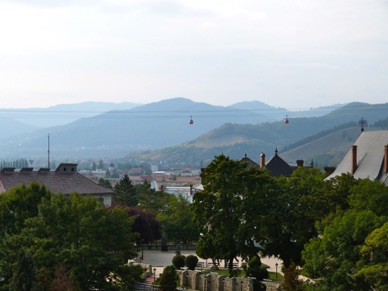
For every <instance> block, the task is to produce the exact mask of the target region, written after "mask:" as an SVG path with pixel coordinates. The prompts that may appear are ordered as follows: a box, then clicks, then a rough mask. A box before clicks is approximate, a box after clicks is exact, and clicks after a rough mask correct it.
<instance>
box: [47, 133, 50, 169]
mask: <svg viewBox="0 0 388 291" xmlns="http://www.w3.org/2000/svg"><path fill="white" fill-rule="evenodd" d="M47 168H48V169H50V134H48V136H47Z"/></svg>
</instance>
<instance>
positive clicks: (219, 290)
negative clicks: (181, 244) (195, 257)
mask: <svg viewBox="0 0 388 291" xmlns="http://www.w3.org/2000/svg"><path fill="white" fill-rule="evenodd" d="M179 280H180V285H181V286H183V288H185V289H191V290H200V291H253V281H254V280H256V279H255V278H229V277H225V276H221V275H219V274H217V273H209V274H206V275H205V274H202V273H201V272H199V271H191V270H185V271H180V272H179Z"/></svg>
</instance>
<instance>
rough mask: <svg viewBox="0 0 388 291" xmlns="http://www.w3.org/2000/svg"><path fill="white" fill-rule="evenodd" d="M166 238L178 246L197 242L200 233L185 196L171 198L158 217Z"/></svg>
mask: <svg viewBox="0 0 388 291" xmlns="http://www.w3.org/2000/svg"><path fill="white" fill-rule="evenodd" d="M157 219H158V220H159V221H160V223H161V225H162V229H163V233H164V236H165V237H168V238H169V239H170V240H173V241H175V243H176V244H181V243H182V244H185V245H187V244H189V243H190V242H192V241H197V240H198V238H199V232H198V228H197V226H196V224H195V223H194V220H193V213H192V210H191V205H190V203H189V202H188V201H187V199H185V198H184V197H183V196H181V195H179V196H171V197H170V199H169V203H168V205H167V206H166V208H165V209H164V211H162V212H160V213H159V214H158V216H157Z"/></svg>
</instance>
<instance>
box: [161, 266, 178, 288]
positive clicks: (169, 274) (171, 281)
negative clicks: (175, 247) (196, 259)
mask: <svg viewBox="0 0 388 291" xmlns="http://www.w3.org/2000/svg"><path fill="white" fill-rule="evenodd" d="M177 281H178V274H177V273H176V270H175V268H174V266H167V267H166V268H164V270H163V273H162V275H161V277H160V290H161V291H174V290H176V287H177Z"/></svg>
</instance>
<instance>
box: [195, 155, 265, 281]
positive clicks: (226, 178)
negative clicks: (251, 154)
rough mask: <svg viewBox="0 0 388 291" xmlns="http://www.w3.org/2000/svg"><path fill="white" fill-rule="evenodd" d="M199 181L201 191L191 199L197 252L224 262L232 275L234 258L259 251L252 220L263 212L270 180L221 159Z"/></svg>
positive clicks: (243, 163)
mask: <svg viewBox="0 0 388 291" xmlns="http://www.w3.org/2000/svg"><path fill="white" fill-rule="evenodd" d="M201 179H202V184H203V185H204V190H203V191H201V192H197V193H196V194H195V195H194V202H193V213H194V219H195V221H196V223H197V225H198V227H199V230H200V233H201V237H200V243H199V245H200V246H201V250H200V252H201V253H208V254H211V255H215V258H217V259H225V260H227V261H228V262H229V263H228V269H229V274H230V275H232V274H233V261H234V259H235V258H236V257H237V256H241V257H243V258H246V257H248V256H252V255H255V254H256V253H257V251H258V248H257V247H255V244H254V240H253V236H254V224H255V223H253V221H252V217H253V215H254V214H255V215H258V216H260V213H261V212H262V211H263V209H262V207H263V203H262V200H263V198H264V197H265V196H266V195H269V192H268V190H269V189H270V187H268V185H269V184H270V177H269V175H268V173H267V172H264V171H261V170H259V169H258V168H256V167H249V166H248V165H247V164H246V163H245V162H241V161H235V160H231V159H230V158H229V157H227V156H225V155H220V156H217V157H215V159H214V160H213V161H212V162H211V163H210V164H209V165H208V166H207V167H206V168H205V169H204V171H203V172H202V173H201ZM201 241H203V242H204V243H202V242H201ZM204 248H208V250H206V249H204Z"/></svg>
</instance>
